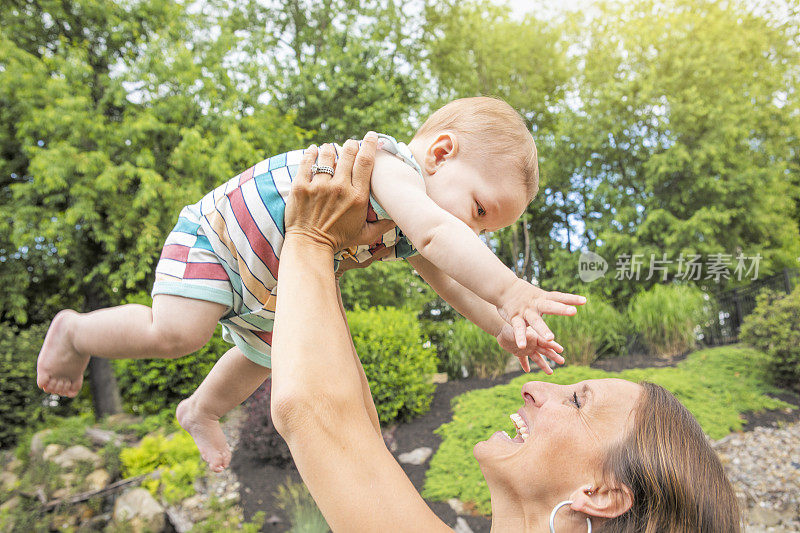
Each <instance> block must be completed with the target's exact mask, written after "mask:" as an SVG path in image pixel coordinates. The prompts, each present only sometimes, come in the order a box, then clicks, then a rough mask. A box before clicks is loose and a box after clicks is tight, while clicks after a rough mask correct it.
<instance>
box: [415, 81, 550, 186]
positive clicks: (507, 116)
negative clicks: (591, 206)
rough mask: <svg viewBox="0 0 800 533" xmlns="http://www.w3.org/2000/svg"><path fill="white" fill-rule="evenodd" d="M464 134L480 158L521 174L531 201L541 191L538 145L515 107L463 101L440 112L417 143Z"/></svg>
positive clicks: (479, 100)
mask: <svg viewBox="0 0 800 533" xmlns="http://www.w3.org/2000/svg"><path fill="white" fill-rule="evenodd" d="M444 130H451V131H453V132H455V133H457V134H460V139H461V140H462V142H463V141H464V140H465V141H466V144H467V145H468V149H469V150H475V151H478V153H479V155H480V156H490V157H498V158H502V159H503V160H504V161H506V162H510V163H511V164H512V165H513V168H514V169H516V170H518V171H519V172H520V173H521V174H522V176H523V179H524V181H525V187H526V189H527V191H528V201H530V200H533V198H534V196H536V193H537V192H538V191H539V165H538V160H537V154H536V143H534V142H533V136H532V135H531V132H530V131H529V130H528V126H527V125H526V124H525V121H524V120H523V119H522V117H521V116H520V114H519V113H517V112H516V111H515V110H514V108H513V107H511V106H510V105H508V104H507V103H506V102H504V101H503V100H500V99H499V98H490V97H487V96H476V97H472V98H460V99H458V100H453V101H452V102H450V103H449V104H446V105H445V106H443V107H441V108H439V109H437V110H436V111H435V112H434V113H433V114H432V115H431V116H430V117H428V120H426V121H425V123H424V124H423V125H422V126H421V127H420V128H419V129H418V130H417V133H416V134H415V135H414V139H417V138H426V137H428V136H431V135H433V134H435V133H437V132H439V131H444Z"/></svg>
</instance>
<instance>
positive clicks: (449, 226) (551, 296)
mask: <svg viewBox="0 0 800 533" xmlns="http://www.w3.org/2000/svg"><path fill="white" fill-rule="evenodd" d="M371 185H372V192H373V194H374V196H375V198H376V199H377V200H378V203H379V204H380V205H381V206H382V207H383V208H384V209H385V210H386V212H387V213H388V214H389V216H390V217H391V218H392V220H394V222H395V223H396V224H397V225H398V226H399V227H400V229H401V230H403V233H405V234H406V236H407V237H408V238H409V240H410V241H411V243H412V244H413V245H414V247H415V248H416V249H417V250H418V251H419V253H420V254H421V255H422V256H423V257H425V259H427V260H428V261H430V262H431V263H433V264H434V265H436V266H437V267H438V268H439V269H440V270H442V271H443V272H444V273H446V274H447V275H448V276H450V277H451V278H453V279H454V280H455V281H457V282H458V283H460V284H461V285H463V286H464V287H466V288H467V289H469V290H470V291H472V292H473V293H475V294H476V295H477V296H478V297H479V298H481V299H483V300H485V301H487V302H489V303H491V304H492V305H494V306H496V307H497V310H498V312H499V313H500V316H501V317H502V319H503V320H505V321H506V322H508V323H509V324H511V325H512V326H513V327H514V334H515V336H516V339H517V344H518V346H519V347H520V348H524V347H525V345H526V343H527V340H526V322H527V324H528V325H530V326H533V328H534V329H535V330H536V332H537V333H538V334H539V335H540V336H541V337H542V338H543V339H544V340H550V339H552V337H553V334H552V332H550V330H549V328H548V327H547V325H546V324H545V323H544V321H543V320H542V319H541V314H542V313H549V314H561V315H572V314H575V308H574V307H571V305H580V304H582V303H583V301H584V300H583V298H582V297H578V296H573V295H563V294H561V293H547V292H545V291H543V290H541V289H539V288H538V287H535V286H533V285H531V284H530V283H527V282H526V281H524V280H521V279H519V278H518V277H517V276H516V275H515V274H514V273H513V272H512V271H511V270H509V269H508V268H507V267H506V266H505V265H504V264H503V263H502V262H501V261H500V260H499V259H498V258H497V256H495V255H494V253H492V251H491V250H490V249H489V248H488V247H487V246H486V245H485V244H484V243H483V242H482V241H481V240H480V238H478V236H477V235H476V234H475V233H473V231H472V230H471V229H469V227H468V226H467V225H466V224H464V223H463V222H462V221H461V220H459V219H458V218H456V217H455V216H453V215H452V214H450V213H448V212H447V211H445V210H444V209H442V208H440V207H439V206H438V205H436V203H435V202H434V201H433V200H432V199H431V198H430V197H429V196H428V195H427V194H426V193H425V189H424V185H423V183H422V182H421V181H420V178H419V175H418V174H416V172H414V170H412V169H411V168H410V167H409V166H408V165H407V164H406V163H404V162H402V161H400V160H399V159H397V158H395V157H394V156H392V155H389V154H387V153H382V152H380V151H379V152H378V154H377V156H376V158H375V170H374V171H373V174H372V183H371Z"/></svg>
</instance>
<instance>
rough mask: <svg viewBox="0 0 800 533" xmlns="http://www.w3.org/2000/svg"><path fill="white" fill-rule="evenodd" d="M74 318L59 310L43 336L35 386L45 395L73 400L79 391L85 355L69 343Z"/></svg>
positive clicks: (84, 366)
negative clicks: (67, 397)
mask: <svg viewBox="0 0 800 533" xmlns="http://www.w3.org/2000/svg"><path fill="white" fill-rule="evenodd" d="M77 316H78V313H76V312H75V311H71V310H69V309H65V310H64V311H61V312H60V313H58V314H57V315H56V316H55V318H53V321H52V322H51V323H50V328H49V329H48V330H47V335H45V337H44V344H43V345H42V349H41V351H40V352H39V359H38V360H37V361H36V384H37V385H39V388H41V389H42V390H43V391H45V392H49V393H51V394H58V395H60V396H69V397H70V398H74V397H75V396H77V395H78V393H79V392H80V390H81V385H83V371H84V370H86V366H87V365H88V364H89V355H83V354H80V353H78V351H77V350H75V347H74V346H73V344H72V339H71V330H70V328H71V324H72V321H73V320H74V318H75V317H77Z"/></svg>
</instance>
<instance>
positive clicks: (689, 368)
mask: <svg viewBox="0 0 800 533" xmlns="http://www.w3.org/2000/svg"><path fill="white" fill-rule="evenodd" d="M767 359H768V356H767V355H766V354H764V353H762V352H759V351H757V350H753V349H749V348H742V347H732V346H724V347H720V348H712V349H707V350H702V351H699V352H695V353H693V354H691V355H690V356H689V357H688V358H687V359H686V360H685V361H682V362H681V363H679V364H678V365H677V366H675V367H666V368H663V367H662V368H638V369H631V370H625V371H623V372H620V373H615V372H605V371H602V370H597V369H593V368H588V367H582V366H572V367H565V368H561V369H559V370H557V371H556V372H555V373H554V374H553V375H552V376H546V375H544V374H537V376H536V377H537V378H538V379H541V380H543V381H548V382H551V383H558V384H571V383H576V382H578V381H581V380H584V379H595V378H616V377H618V378H623V379H627V380H630V381H633V382H639V381H651V382H653V383H656V384H658V385H661V386H662V387H664V388H666V389H667V390H669V391H670V392H672V393H673V394H675V396H676V397H677V398H678V399H679V400H680V401H681V402H682V403H683V404H684V405H685V406H686V408H687V409H688V410H689V411H691V413H692V414H693V415H694V416H695V418H696V419H697V421H698V422H699V423H700V426H701V427H702V428H703V430H704V431H705V432H706V433H707V434H708V435H709V436H710V437H711V438H713V439H719V438H722V437H723V436H725V435H727V434H728V433H729V432H731V431H737V430H739V429H741V427H742V425H743V424H744V420H743V418H742V417H741V414H742V413H745V412H748V411H758V410H761V409H779V408H789V407H793V406H791V405H790V404H787V403H786V402H783V401H780V400H777V399H775V398H771V397H769V396H768V395H767V394H769V393H773V394H774V393H775V392H778V389H776V388H775V387H774V386H772V385H771V384H770V376H769V372H768V370H767V368H766V362H767ZM528 381H530V376H527V375H526V376H520V377H518V378H516V379H514V380H513V381H511V383H509V384H508V385H498V386H496V387H492V388H488V389H478V390H474V391H470V392H468V393H465V394H462V395H461V396H457V397H456V398H454V399H453V419H452V421H451V422H448V423H447V424H444V425H442V426H441V427H440V428H439V429H437V430H436V433H438V434H439V435H441V436H442V444H441V445H440V446H439V449H438V450H437V451H436V453H435V454H434V456H433V458H431V462H430V468H429V469H428V472H427V477H426V480H425V487H424V490H423V493H422V494H423V496H424V497H426V498H430V499H433V500H437V501H446V500H448V499H449V498H458V499H460V500H461V501H464V502H471V503H474V504H475V505H476V508H477V509H478V511H480V512H482V513H489V512H490V510H491V506H490V502H489V490H488V487H487V486H486V482H485V481H484V479H483V476H482V475H481V471H480V468H479V467H478V463H477V462H476V461H475V459H474V457H473V455H472V448H473V446H474V445H475V443H476V442H478V441H481V440H485V439H487V438H489V436H491V435H492V433H494V432H495V431H498V430H506V431H508V432H510V433H511V434H513V433H514V429H513V424H512V423H511V421H510V420H509V418H508V415H509V413H513V412H515V411H516V410H517V409H519V407H520V405H521V403H522V399H521V398H520V395H519V394H520V388H521V387H522V385H524V384H525V383H526V382H528ZM534 438H535V429H534Z"/></svg>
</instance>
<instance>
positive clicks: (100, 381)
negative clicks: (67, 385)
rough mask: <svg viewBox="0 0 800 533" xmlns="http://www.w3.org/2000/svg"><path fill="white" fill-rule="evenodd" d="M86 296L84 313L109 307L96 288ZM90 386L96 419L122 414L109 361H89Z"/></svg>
mask: <svg viewBox="0 0 800 533" xmlns="http://www.w3.org/2000/svg"><path fill="white" fill-rule="evenodd" d="M85 294H86V300H85V302H84V312H86V311H93V310H95V309H100V308H101V307H106V306H108V300H107V299H106V298H105V296H104V295H102V294H101V293H100V292H99V291H97V290H96V289H95V288H94V287H91V286H90V287H88V288H87V290H86V293H85ZM89 386H90V390H91V391H92V405H93V406H94V416H95V418H96V419H98V420H99V419H101V418H103V417H104V416H108V415H113V414H116V413H121V412H122V400H121V399H120V396H119V387H118V386H117V378H116V377H115V376H114V369H113V368H111V362H110V361H109V360H108V359H102V358H100V357H92V358H91V359H90V360H89Z"/></svg>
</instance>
